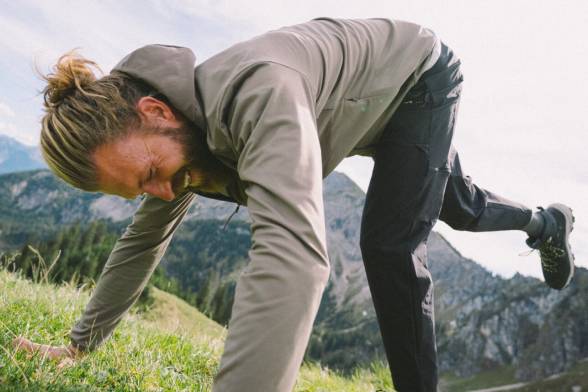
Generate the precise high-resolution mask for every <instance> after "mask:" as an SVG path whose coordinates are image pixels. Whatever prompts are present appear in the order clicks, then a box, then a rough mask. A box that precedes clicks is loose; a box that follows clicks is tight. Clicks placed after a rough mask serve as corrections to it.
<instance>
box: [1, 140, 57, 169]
mask: <svg viewBox="0 0 588 392" xmlns="http://www.w3.org/2000/svg"><path fill="white" fill-rule="evenodd" d="M42 167H46V165H45V163H44V162H43V160H42V158H41V155H40V153H39V150H38V148H37V147H31V146H26V145H24V144H22V143H20V142H18V141H16V140H15V139H13V138H11V137H8V136H5V135H0V174H2V173H11V172H16V171H24V170H33V169H39V168H42Z"/></svg>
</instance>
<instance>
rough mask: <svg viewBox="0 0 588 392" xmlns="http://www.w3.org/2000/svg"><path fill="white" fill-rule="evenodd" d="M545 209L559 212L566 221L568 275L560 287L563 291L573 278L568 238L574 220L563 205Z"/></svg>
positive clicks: (569, 211)
mask: <svg viewBox="0 0 588 392" xmlns="http://www.w3.org/2000/svg"><path fill="white" fill-rule="evenodd" d="M547 208H551V209H554V210H556V211H557V212H559V213H560V214H562V215H563V216H564V218H565V221H566V233H565V237H564V243H565V246H566V254H567V255H568V256H569V257H568V260H569V261H570V275H569V276H568V279H567V280H566V283H565V284H564V285H563V286H562V287H561V289H563V288H565V287H566V286H567V285H568V284H569V283H570V281H571V280H572V277H573V276H574V254H573V253H572V249H571V248H570V244H569V241H568V238H569V236H570V233H571V232H572V230H574V225H573V224H574V221H575V218H574V214H573V212H572V209H571V208H570V207H568V206H566V205H564V204H560V203H554V204H551V205H549V206H547ZM561 289H560V290H561Z"/></svg>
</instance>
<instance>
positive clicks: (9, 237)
mask: <svg viewBox="0 0 588 392" xmlns="http://www.w3.org/2000/svg"><path fill="white" fill-rule="evenodd" d="M323 189H324V200H325V220H326V226H327V244H328V250H329V257H330V260H331V265H332V270H331V277H330V281H329V285H328V287H327V289H326V291H325V294H324V296H323V301H322V303H321V307H320V309H319V312H318V314H317V319H316V322H315V326H314V328H313V332H312V336H311V341H310V345H309V350H308V351H307V356H306V359H307V360H309V361H320V363H322V364H323V365H327V366H329V368H331V369H337V370H339V371H342V372H344V373H345V374H351V373H352V372H353V371H354V369H355V368H357V367H362V366H367V365H368V364H369V363H372V362H373V361H376V360H381V359H382V358H383V347H382V343H381V337H380V334H379V329H378V325H377V322H376V317H375V313H374V309H373V305H372V303H371V297H370V294H369V289H368V286H367V281H366V277H365V272H364V268H363V263H362V258H361V252H360V251H359V245H358V243H359V227H360V219H361V208H362V206H363V202H364V199H365V194H364V193H363V192H362V191H361V189H359V188H358V187H357V185H356V184H355V183H353V181H351V180H350V179H349V178H348V177H347V176H345V175H344V174H341V173H337V172H334V173H331V174H330V175H329V176H328V177H327V178H326V179H325V181H324V187H323ZM136 206H137V202H136V201H127V200H123V199H120V198H116V197H112V196H107V195H101V194H89V193H83V192H79V191H77V190H74V189H73V188H69V187H67V186H65V185H64V184H63V183H62V182H60V181H58V180H56V179H55V177H53V176H52V175H51V174H50V173H49V172H48V171H46V170H40V171H31V172H23V173H13V174H8V175H3V176H0V234H1V235H0V251H2V250H10V249H19V247H21V246H22V245H23V244H24V243H27V241H32V240H33V239H35V238H36V239H35V240H38V241H41V240H43V238H42V237H43V236H44V237H45V238H46V240H47V241H49V240H52V239H54V238H56V236H57V237H59V235H61V237H60V238H62V239H66V240H69V242H70V244H69V245H70V249H66V252H65V253H64V254H62V256H61V257H62V258H63V260H64V261H65V260H67V261H68V263H69V265H81V264H82V263H84V262H85V260H86V259H87V256H88V255H89V256H91V257H96V256H97V255H99V254H107V253H108V252H106V251H105V250H104V247H105V246H106V245H107V242H108V241H104V240H101V241H98V243H99V244H100V246H101V247H99V248H98V247H90V248H87V250H85V251H83V252H78V250H79V249H82V250H83V249H85V248H83V247H79V246H74V245H73V244H72V241H73V236H72V235H70V234H68V233H72V232H73V233H75V230H74V231H67V230H69V228H70V227H74V226H72V225H75V224H76V222H83V223H84V224H89V223H90V222H97V221H98V220H104V221H105V222H109V223H107V224H105V225H104V227H106V228H108V229H107V230H109V231H108V234H109V236H110V237H108V238H110V240H109V241H111V242H109V244H113V243H114V241H115V240H116V236H117V232H120V230H122V229H123V228H124V226H125V225H126V222H128V219H129V218H130V217H131V216H132V213H133V211H134V209H135V208H136ZM233 209H234V205H233V204H231V203H225V202H221V201H216V200H211V199H206V198H198V199H197V201H196V202H195V203H194V204H193V206H192V208H191V209H190V211H189V213H188V215H187V217H186V219H185V222H184V223H183V224H182V226H181V227H180V228H179V230H178V231H177V233H176V234H175V235H174V239H173V240H172V242H171V244H170V247H169V249H168V251H167V253H166V255H165V256H164V258H163V260H162V263H161V266H160V267H159V268H158V271H159V272H160V273H161V274H164V275H165V276H166V277H168V278H171V279H175V280H177V282H178V286H179V291H178V290H176V291H174V293H178V294H179V295H180V296H181V297H182V298H185V299H186V300H188V301H189V302H190V304H192V305H195V306H196V307H197V308H198V309H199V310H200V311H202V312H203V313H204V314H206V315H207V316H208V317H210V318H211V319H213V320H215V321H217V322H218V323H219V324H221V325H225V324H226V322H227V321H228V319H229V318H230V309H231V305H232V296H233V293H234V287H235V283H236V280H237V278H238V276H239V274H240V272H241V271H242V269H243V268H244V267H245V266H246V265H247V262H248V249H249V246H250V230H249V221H248V214H247V210H246V209H245V208H242V209H240V211H239V213H238V214H237V215H235V217H233V219H232V220H231V223H230V224H229V225H228V226H227V227H226V230H225V229H223V226H224V220H225V219H226V217H227V216H229V215H230V214H231V212H232V210H233ZM74 228H75V227H74ZM57 229H63V230H65V231H62V232H60V233H57V234H56V233H54V232H55V230H57ZM90 229H91V228H90ZM84 230H85V229H84ZM88 232H91V230H89V231H88ZM81 233H86V231H82V232H81ZM58 234H59V235H58ZM79 238H84V236H79ZM104 238H106V237H104ZM523 239H524V235H523V234H522V233H521V243H523ZM64 242H67V241H61V244H63V243H64ZM82 242H83V241H82ZM55 246H56V245H55ZM55 246H53V248H55ZM60 246H61V245H60ZM60 246H58V248H59V247H60ZM44 249H52V247H51V246H48V247H45V248H44ZM72 249H73V250H72ZM101 252H102V253H101ZM533 257H536V255H533ZM429 261H430V262H429V266H430V270H431V273H432V275H433V277H434V280H435V315H436V319H437V323H436V327H437V343H438V352H439V367H440V370H441V372H442V373H443V375H444V379H445V380H447V382H451V384H452V385H456V384H455V383H456V382H457V383H461V385H464V384H463V383H462V381H463V382H467V383H468V385H478V386H488V387H489V386H497V385H501V384H513V383H518V382H530V381H532V380H540V379H545V378H547V377H550V376H554V375H557V374H561V373H568V372H570V371H571V370H572V369H575V367H576V366H579V364H581V363H582V361H583V360H584V359H585V358H587V357H588V343H587V342H588V332H587V331H588V312H587V311H586V310H587V309H588V271H587V270H586V269H584V268H578V269H577V273H576V276H575V278H574V280H573V281H572V283H571V285H570V286H569V287H567V288H566V289H565V290H562V291H555V290H550V289H549V288H548V287H547V286H545V284H544V283H543V282H542V281H540V280H538V279H534V278H531V277H526V276H522V275H515V276H514V277H512V278H510V279H504V278H501V277H499V276H496V275H494V274H492V273H491V272H489V271H487V270H486V269H484V268H483V267H482V266H480V265H479V264H477V263H476V262H475V261H473V260H470V259H467V258H464V257H463V256H462V255H461V254H460V253H459V252H458V251H457V250H456V249H455V248H454V247H453V246H452V245H451V244H450V243H449V242H448V241H446V240H445V239H444V238H443V237H442V236H441V235H439V234H438V233H435V232H434V233H432V234H431V236H430V238H429ZM96 265H100V263H98V264H96ZM97 270H98V269H97V268H94V271H97ZM160 287H162V286H160ZM163 287H165V286H163ZM165 288H166V290H167V289H168V287H165ZM472 377H474V378H476V379H478V380H485V381H484V383H482V384H480V383H477V381H475V380H474V381H475V382H473V381H472ZM574 377H576V376H574ZM459 380H462V381H459ZM464 380H465V381H464ZM467 380H470V381H467ZM476 383H477V384H476ZM452 388H453V387H452ZM460 388H461V387H460ZM464 388H465V387H464ZM449 390H450V391H451V390H453V389H449ZM455 390H467V389H455Z"/></svg>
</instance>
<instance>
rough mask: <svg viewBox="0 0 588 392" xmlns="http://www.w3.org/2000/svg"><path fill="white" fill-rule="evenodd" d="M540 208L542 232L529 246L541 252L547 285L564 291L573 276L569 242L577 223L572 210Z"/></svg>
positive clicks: (559, 205)
mask: <svg viewBox="0 0 588 392" xmlns="http://www.w3.org/2000/svg"><path fill="white" fill-rule="evenodd" d="M537 208H538V209H539V210H540V211H541V212H540V214H541V216H542V217H543V218H544V224H543V230H542V231H541V234H539V235H538V236H537V237H529V238H527V241H526V242H527V245H529V246H530V247H531V248H533V249H538V250H539V254H540V256H541V268H542V269H543V276H544V277H545V283H547V285H548V286H549V287H551V288H553V289H556V290H561V289H563V288H564V287H566V286H567V285H568V283H570V280H571V279H572V276H574V254H573V253H572V250H571V248H570V243H569V241H568V237H569V235H570V232H571V231H572V230H573V223H574V216H573V214H572V209H571V208H569V207H568V206H565V205H563V204H557V203H556V204H551V205H549V206H548V207H547V209H543V208H542V207H537Z"/></svg>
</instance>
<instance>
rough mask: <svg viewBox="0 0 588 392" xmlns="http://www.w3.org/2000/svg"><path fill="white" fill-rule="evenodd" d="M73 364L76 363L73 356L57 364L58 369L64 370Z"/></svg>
mask: <svg viewBox="0 0 588 392" xmlns="http://www.w3.org/2000/svg"><path fill="white" fill-rule="evenodd" d="M73 365H75V361H74V360H73V359H72V358H69V357H67V358H64V359H63V360H62V361H61V362H59V365H57V369H59V370H64V369H67V368H69V367H71V366H73Z"/></svg>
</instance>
